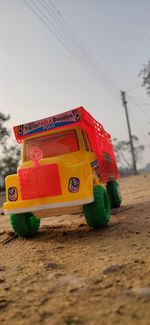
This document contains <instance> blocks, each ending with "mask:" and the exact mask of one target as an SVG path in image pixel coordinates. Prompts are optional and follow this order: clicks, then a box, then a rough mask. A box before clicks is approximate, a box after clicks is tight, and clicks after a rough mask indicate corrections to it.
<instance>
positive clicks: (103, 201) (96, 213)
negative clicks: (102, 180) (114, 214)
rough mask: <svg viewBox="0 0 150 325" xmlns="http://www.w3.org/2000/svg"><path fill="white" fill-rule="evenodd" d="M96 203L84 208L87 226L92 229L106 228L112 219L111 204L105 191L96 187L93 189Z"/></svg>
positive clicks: (100, 187) (86, 205)
mask: <svg viewBox="0 0 150 325" xmlns="http://www.w3.org/2000/svg"><path fill="white" fill-rule="evenodd" d="M93 195H94V202H92V203H89V204H85V205H84V207H83V210H84V214H85V219H86V222H87V224H88V225H89V226H90V227H92V228H100V227H104V226H106V225H107V224H108V222H109V219H110V202H109V198H108V195H107V192H106V191H105V189H104V188H103V187H102V186H100V185H96V186H94V189H93Z"/></svg>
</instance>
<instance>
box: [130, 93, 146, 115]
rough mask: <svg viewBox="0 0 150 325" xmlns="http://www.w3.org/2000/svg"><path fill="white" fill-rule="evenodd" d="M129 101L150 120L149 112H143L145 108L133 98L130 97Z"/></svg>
mask: <svg viewBox="0 0 150 325" xmlns="http://www.w3.org/2000/svg"><path fill="white" fill-rule="evenodd" d="M128 100H129V101H130V102H131V103H132V104H133V105H134V106H135V107H136V108H137V109H138V110H139V111H140V112H142V113H143V114H144V115H145V117H146V118H148V119H150V115H149V114H148V113H147V112H145V111H144V110H143V108H142V107H141V105H139V104H138V103H136V102H135V101H134V100H133V99H132V98H130V97H128Z"/></svg>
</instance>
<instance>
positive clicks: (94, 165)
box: [91, 159, 101, 179]
mask: <svg viewBox="0 0 150 325" xmlns="http://www.w3.org/2000/svg"><path fill="white" fill-rule="evenodd" d="M91 167H92V169H93V171H94V173H95V174H96V175H97V177H98V178H100V179H101V176H100V169H99V163H98V160H97V159H96V160H94V161H92V162H91Z"/></svg>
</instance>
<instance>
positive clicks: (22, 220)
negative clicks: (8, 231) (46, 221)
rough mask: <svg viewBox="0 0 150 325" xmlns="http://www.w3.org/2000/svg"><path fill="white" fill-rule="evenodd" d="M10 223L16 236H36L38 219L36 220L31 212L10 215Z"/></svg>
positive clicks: (38, 224)
mask: <svg viewBox="0 0 150 325" xmlns="http://www.w3.org/2000/svg"><path fill="white" fill-rule="evenodd" d="M10 223H11V225H12V227H13V229H14V231H15V233H16V234H17V235H18V236H21V237H30V236H33V235H35V234H37V232H38V230H39V226H40V219H37V218H36V217H35V216H34V215H33V213H32V212H26V213H19V214H12V215H11V216H10Z"/></svg>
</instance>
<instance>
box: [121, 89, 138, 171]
mask: <svg viewBox="0 0 150 325" xmlns="http://www.w3.org/2000/svg"><path fill="white" fill-rule="evenodd" d="M121 99H122V104H123V106H124V109H125V115H126V120H127V127H128V133H129V141H130V146H131V154H132V160H133V171H134V174H135V175H137V168H136V159H135V153H134V147H133V141H132V134H131V128H130V122H129V115H128V108H127V100H126V93H125V91H121Z"/></svg>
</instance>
